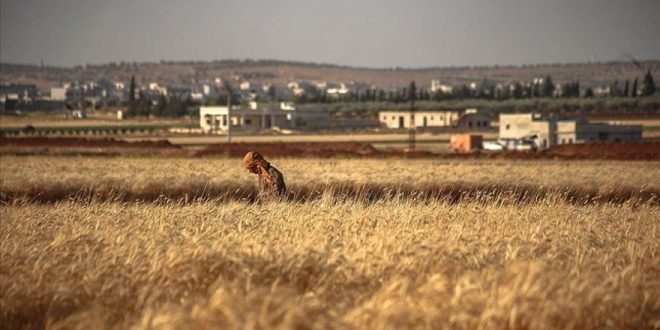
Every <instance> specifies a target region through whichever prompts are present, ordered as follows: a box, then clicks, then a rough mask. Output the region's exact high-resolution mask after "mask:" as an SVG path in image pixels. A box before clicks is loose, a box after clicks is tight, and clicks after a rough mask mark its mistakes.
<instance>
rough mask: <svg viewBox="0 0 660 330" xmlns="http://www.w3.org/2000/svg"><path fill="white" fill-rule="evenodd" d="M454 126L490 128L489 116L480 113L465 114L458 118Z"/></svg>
mask: <svg viewBox="0 0 660 330" xmlns="http://www.w3.org/2000/svg"><path fill="white" fill-rule="evenodd" d="M456 126H457V127H458V128H463V129H486V128H490V116H488V115H485V114H481V113H470V114H465V115H463V116H461V117H460V118H459V120H458V123H457V124H456Z"/></svg>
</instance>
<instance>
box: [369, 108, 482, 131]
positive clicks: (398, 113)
mask: <svg viewBox="0 0 660 330" xmlns="http://www.w3.org/2000/svg"><path fill="white" fill-rule="evenodd" d="M378 121H379V122H380V123H381V125H385V126H386V127H387V128H395V129H397V128H409V127H410V111H406V110H384V111H380V112H379V113H378ZM415 127H419V128H427V127H428V128H433V127H435V128H442V127H457V128H464V129H488V128H489V127H490V116H488V115H487V114H483V113H480V112H478V111H476V109H466V110H465V111H455V110H426V111H415Z"/></svg>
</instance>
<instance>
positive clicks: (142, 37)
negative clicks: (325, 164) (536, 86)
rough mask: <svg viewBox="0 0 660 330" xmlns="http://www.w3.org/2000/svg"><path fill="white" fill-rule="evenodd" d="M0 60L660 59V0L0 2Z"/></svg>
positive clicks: (391, 62)
mask: <svg viewBox="0 0 660 330" xmlns="http://www.w3.org/2000/svg"><path fill="white" fill-rule="evenodd" d="M0 4H1V5H0V10H1V13H0V28H1V29H0V37H1V39H0V60H1V61H2V62H12V63H17V62H19V63H39V61H40V60H41V59H43V60H44V62H45V63H46V64H49V65H67V66H70V65H75V64H84V63H106V62H111V61H114V62H119V61H159V60H214V59H227V58H241V59H244V58H252V59H280V60H297V61H310V62H325V63H335V64H345V65H353V66H368V67H393V66H403V67H426V66H451V65H455V66H457V65H492V64H529V63H553V62H587V61H589V60H590V59H591V57H592V56H595V59H596V60H600V61H608V60H615V59H617V58H620V57H621V55H622V54H624V53H630V54H633V55H634V56H635V57H637V58H640V59H658V58H660V19H659V18H658V17H660V0H621V1H614V0H544V1H540V0H497V1H496V0H473V1H470V0H463V1H460V0H456V1H447V0H443V1H440V0H437V1H431V0H418V1H413V0H408V1H404V0H400V1H388V0H382V1H376V0H367V1H358V0H354V1H345V0H337V1H313V0H308V1H302V0H300V1H298V0H279V1H275V0H262V1H260V0H240V1H239V0H237V1H218V0H215V1H214V0H189V1H183V0H182V1H173V0H112V1H111V0H43V1H36V0H0Z"/></svg>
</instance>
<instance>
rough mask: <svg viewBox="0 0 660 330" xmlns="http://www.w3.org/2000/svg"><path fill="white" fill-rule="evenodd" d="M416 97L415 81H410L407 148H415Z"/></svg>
mask: <svg viewBox="0 0 660 330" xmlns="http://www.w3.org/2000/svg"><path fill="white" fill-rule="evenodd" d="M416 97H417V88H416V87H415V82H414V81H413V82H411V83H410V87H408V99H409V100H410V125H409V127H408V150H411V151H412V150H415V133H416V132H415V131H416V127H415V110H416V109H415V98H416Z"/></svg>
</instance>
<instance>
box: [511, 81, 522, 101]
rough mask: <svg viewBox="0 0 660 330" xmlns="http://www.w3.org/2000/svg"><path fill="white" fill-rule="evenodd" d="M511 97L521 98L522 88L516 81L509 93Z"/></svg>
mask: <svg viewBox="0 0 660 330" xmlns="http://www.w3.org/2000/svg"><path fill="white" fill-rule="evenodd" d="M511 96H512V97H513V98H514V99H520V98H522V96H523V88H522V85H521V84H520V82H519V81H516V83H515V84H514V85H513V91H512V92H511Z"/></svg>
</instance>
